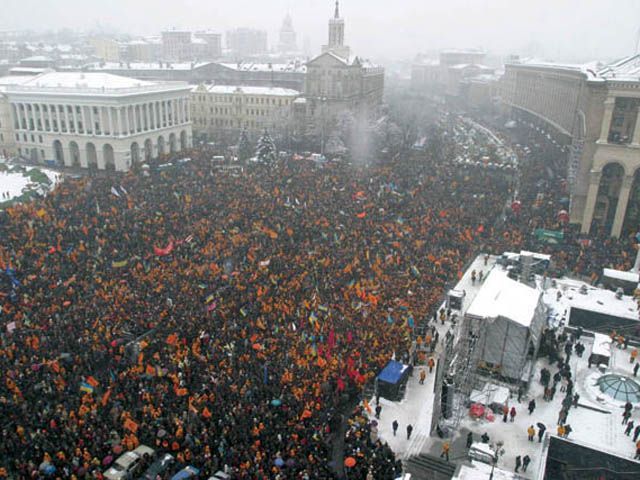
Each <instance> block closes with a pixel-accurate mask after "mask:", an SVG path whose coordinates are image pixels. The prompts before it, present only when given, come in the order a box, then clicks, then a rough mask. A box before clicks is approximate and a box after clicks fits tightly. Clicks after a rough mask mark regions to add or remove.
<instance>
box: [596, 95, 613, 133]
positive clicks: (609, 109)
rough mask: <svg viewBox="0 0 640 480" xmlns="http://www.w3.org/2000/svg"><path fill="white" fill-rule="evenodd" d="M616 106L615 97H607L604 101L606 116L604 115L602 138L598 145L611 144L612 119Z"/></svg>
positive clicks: (601, 127)
mask: <svg viewBox="0 0 640 480" xmlns="http://www.w3.org/2000/svg"><path fill="white" fill-rule="evenodd" d="M615 106H616V99H615V97H607V99H606V100H605V101H604V114H603V115H602V125H601V126H600V138H599V139H598V143H608V142H609V130H610V129H611V119H612V118H613V109H614V108H615Z"/></svg>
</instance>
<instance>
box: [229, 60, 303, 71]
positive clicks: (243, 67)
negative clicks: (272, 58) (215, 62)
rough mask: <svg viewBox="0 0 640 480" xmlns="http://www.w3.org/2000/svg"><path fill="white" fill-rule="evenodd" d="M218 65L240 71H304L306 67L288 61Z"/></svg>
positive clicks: (300, 63)
mask: <svg viewBox="0 0 640 480" xmlns="http://www.w3.org/2000/svg"><path fill="white" fill-rule="evenodd" d="M220 65H222V66H224V67H226V68H230V69H232V70H238V71H241V72H295V73H305V72H306V71H307V67H306V66H305V65H304V63H302V62H298V63H296V62H290V63H252V62H242V63H221V64H220Z"/></svg>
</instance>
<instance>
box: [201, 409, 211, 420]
mask: <svg viewBox="0 0 640 480" xmlns="http://www.w3.org/2000/svg"><path fill="white" fill-rule="evenodd" d="M202 416H203V417H204V418H211V412H210V411H209V409H208V408H207V407H204V408H203V409H202Z"/></svg>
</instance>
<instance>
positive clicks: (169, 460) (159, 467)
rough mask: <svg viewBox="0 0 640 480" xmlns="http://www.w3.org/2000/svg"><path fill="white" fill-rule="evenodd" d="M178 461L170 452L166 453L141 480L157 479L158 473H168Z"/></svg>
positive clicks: (148, 469)
mask: <svg viewBox="0 0 640 480" xmlns="http://www.w3.org/2000/svg"><path fill="white" fill-rule="evenodd" d="M175 463H176V459H175V457H174V456H173V455H171V454H170V453H165V454H164V455H162V456H161V457H160V458H158V459H157V460H156V461H155V462H153V463H152V464H151V466H150V467H149V468H147V470H146V471H145V472H144V473H143V474H142V476H141V477H140V480H156V477H157V476H158V475H162V474H163V473H166V472H167V470H169V469H170V468H171V467H173V465H174V464H175Z"/></svg>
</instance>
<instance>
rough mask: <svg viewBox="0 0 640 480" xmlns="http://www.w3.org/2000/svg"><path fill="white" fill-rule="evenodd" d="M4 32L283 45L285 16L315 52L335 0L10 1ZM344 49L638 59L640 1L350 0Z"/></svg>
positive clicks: (370, 53) (400, 54)
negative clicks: (173, 31)
mask: <svg viewBox="0 0 640 480" xmlns="http://www.w3.org/2000/svg"><path fill="white" fill-rule="evenodd" d="M2 4H3V8H2V15H1V16H0V29H3V30H5V29H9V30H12V29H24V28H32V29H37V30H47V29H58V28H62V27H70V28H75V29H83V30H87V29H93V28H95V27H97V26H103V27H106V28H112V29H117V30H118V31H121V32H128V33H141V34H155V33H157V32H159V31H160V30H161V29H164V28H169V27H178V28H194V29H195V28H208V29H214V30H218V31H221V32H224V31H225V30H226V29H228V28H232V27H235V26H247V27H256V28H262V29H264V30H267V31H268V32H269V44H270V45H273V44H275V43H277V31H278V29H279V27H280V24H281V23H282V18H283V17H284V14H285V13H286V12H287V11H288V12H290V14H291V16H292V17H293V23H294V27H295V29H296V30H297V32H298V38H299V42H302V38H303V36H305V35H306V36H308V38H309V42H310V45H311V48H312V51H313V52H314V53H315V52H317V51H319V48H320V45H321V44H322V43H325V42H326V37H327V19H328V18H329V17H330V16H331V15H332V14H333V8H334V2H333V1H332V0H329V1H326V0H182V1H179V0H2ZM340 9H341V13H342V16H343V17H344V18H345V20H346V23H347V26H346V43H347V44H349V45H350V46H351V47H352V49H353V50H354V52H355V53H356V54H359V55H362V56H365V57H373V58H398V59H407V58H413V57H414V56H415V54H416V53H418V52H421V51H426V50H434V49H439V48H452V47H458V48H459V47H483V48H485V49H487V50H488V51H491V52H496V53H499V54H504V53H531V52H535V53H537V54H538V55H541V56H545V57H546V58H548V59H557V60H568V59H571V58H573V59H575V60H590V59H607V58H612V57H620V56H624V55H628V54H632V53H634V50H635V46H636V41H637V38H638V33H639V31H640V0H342V1H341V2H340Z"/></svg>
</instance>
